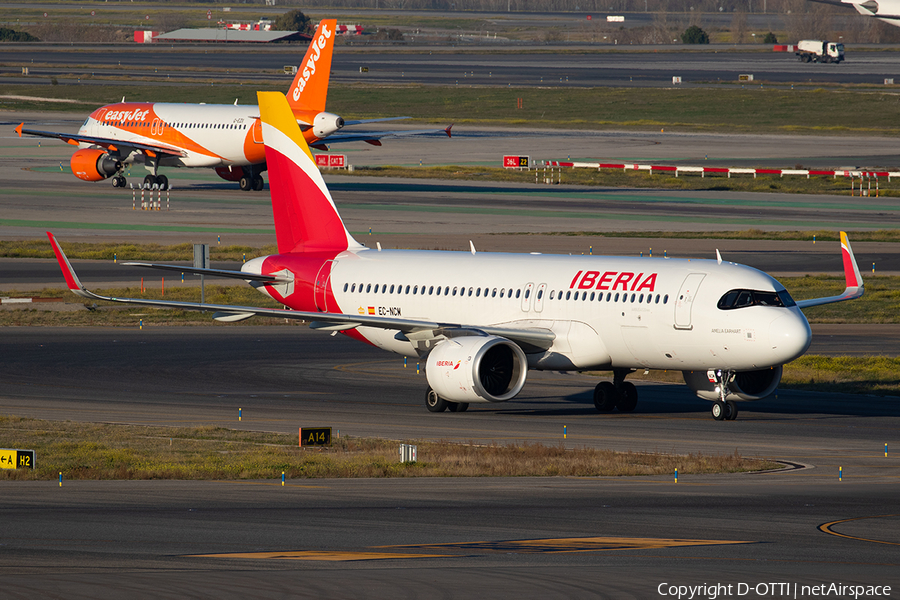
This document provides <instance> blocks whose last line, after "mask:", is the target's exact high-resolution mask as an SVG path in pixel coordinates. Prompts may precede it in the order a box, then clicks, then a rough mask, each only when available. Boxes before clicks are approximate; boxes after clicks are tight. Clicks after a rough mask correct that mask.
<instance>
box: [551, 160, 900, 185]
mask: <svg viewBox="0 0 900 600" xmlns="http://www.w3.org/2000/svg"><path fill="white" fill-rule="evenodd" d="M546 164H547V166H548V167H569V168H575V169H577V168H585V169H598V170H599V169H618V170H621V171H650V172H654V171H656V172H661V173H665V172H668V173H674V174H675V176H676V177H678V175H679V174H682V173H685V174H690V175H696V174H698V173H699V174H700V176H701V177H703V176H705V175H706V174H707V173H711V174H715V175H728V177H731V176H732V175H753V177H754V178H755V177H756V176H757V175H779V176H781V177H784V176H785V175H800V176H803V175H805V176H806V178H807V179H809V177H810V176H811V175H826V176H830V177H876V178H877V177H885V178H887V180H888V181H890V180H891V177H900V171H865V170H851V171H818V170H814V169H747V168H737V167H691V166H677V165H641V164H624V163H601V162H564V161H559V160H551V161H548V162H547V163H546Z"/></svg>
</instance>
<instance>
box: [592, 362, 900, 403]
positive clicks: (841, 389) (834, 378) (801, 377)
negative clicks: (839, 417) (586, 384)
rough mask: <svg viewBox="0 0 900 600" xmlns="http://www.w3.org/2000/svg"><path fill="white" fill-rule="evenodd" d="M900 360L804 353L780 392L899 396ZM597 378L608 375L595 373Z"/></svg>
mask: <svg viewBox="0 0 900 600" xmlns="http://www.w3.org/2000/svg"><path fill="white" fill-rule="evenodd" d="M898 373H900V357H895V356H822V355H818V354H807V355H805V356H801V357H800V358H798V359H797V360H795V361H793V362H790V363H788V364H786V365H784V374H783V375H782V378H781V383H780V384H779V386H778V389H780V390H808V391H813V392H825V393H841V394H864V395H870V396H900V375H898ZM597 375H598V376H603V377H605V376H608V373H604V372H597ZM628 379H629V380H630V381H633V382H636V383H640V382H642V381H646V382H656V383H672V384H682V383H684V378H683V377H682V374H681V371H654V370H651V371H650V372H649V373H644V371H643V370H638V371H636V372H635V373H632V374H631V375H629V376H628Z"/></svg>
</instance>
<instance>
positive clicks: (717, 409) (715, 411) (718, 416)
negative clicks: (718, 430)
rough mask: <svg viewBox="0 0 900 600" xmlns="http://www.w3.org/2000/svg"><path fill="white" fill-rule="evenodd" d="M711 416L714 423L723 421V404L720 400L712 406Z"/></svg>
mask: <svg viewBox="0 0 900 600" xmlns="http://www.w3.org/2000/svg"><path fill="white" fill-rule="evenodd" d="M712 416H713V419H715V420H716V421H722V420H723V419H725V403H724V402H722V401H721V400H716V401H715V402H713V405H712Z"/></svg>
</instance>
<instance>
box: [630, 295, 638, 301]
mask: <svg viewBox="0 0 900 600" xmlns="http://www.w3.org/2000/svg"><path fill="white" fill-rule="evenodd" d="M636 295H637V294H632V295H631V301H632V302H634V298H635V296H636Z"/></svg>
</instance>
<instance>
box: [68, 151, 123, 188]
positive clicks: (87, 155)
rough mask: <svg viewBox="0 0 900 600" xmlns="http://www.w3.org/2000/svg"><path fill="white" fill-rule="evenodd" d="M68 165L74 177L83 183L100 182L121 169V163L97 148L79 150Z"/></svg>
mask: <svg viewBox="0 0 900 600" xmlns="http://www.w3.org/2000/svg"><path fill="white" fill-rule="evenodd" d="M69 165H70V166H71V167H72V173H73V174H74V175H75V177H77V178H78V179H83V180H85V181H100V180H102V179H106V178H107V177H110V176H112V175H115V174H116V173H118V172H119V171H120V170H121V169H122V163H121V162H120V161H119V160H118V159H115V158H113V157H112V156H110V155H109V154H107V152H106V150H100V149H98V148H85V149H83V150H79V151H78V152H76V153H75V154H73V155H72V160H70V161H69Z"/></svg>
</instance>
